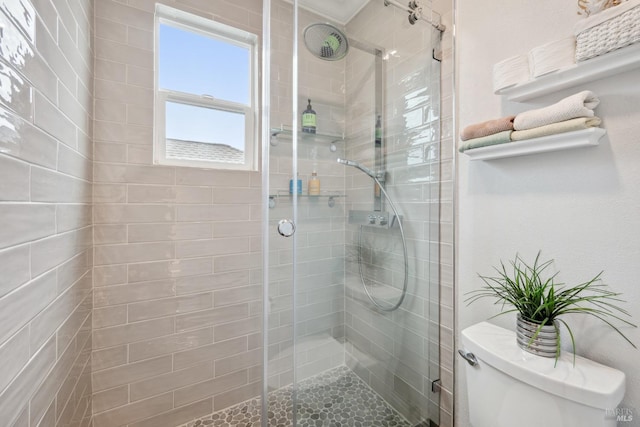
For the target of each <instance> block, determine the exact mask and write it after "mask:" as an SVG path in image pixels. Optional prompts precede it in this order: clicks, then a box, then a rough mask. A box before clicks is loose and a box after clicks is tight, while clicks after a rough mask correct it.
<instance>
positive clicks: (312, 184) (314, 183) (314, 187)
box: [308, 171, 320, 196]
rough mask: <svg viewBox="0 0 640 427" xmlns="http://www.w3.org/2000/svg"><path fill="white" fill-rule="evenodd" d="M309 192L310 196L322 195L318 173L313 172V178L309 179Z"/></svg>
mask: <svg viewBox="0 0 640 427" xmlns="http://www.w3.org/2000/svg"><path fill="white" fill-rule="evenodd" d="M308 192H309V195H310V196H319V195H320V180H319V179H318V173H317V172H316V171H313V172H311V178H309V183H308Z"/></svg>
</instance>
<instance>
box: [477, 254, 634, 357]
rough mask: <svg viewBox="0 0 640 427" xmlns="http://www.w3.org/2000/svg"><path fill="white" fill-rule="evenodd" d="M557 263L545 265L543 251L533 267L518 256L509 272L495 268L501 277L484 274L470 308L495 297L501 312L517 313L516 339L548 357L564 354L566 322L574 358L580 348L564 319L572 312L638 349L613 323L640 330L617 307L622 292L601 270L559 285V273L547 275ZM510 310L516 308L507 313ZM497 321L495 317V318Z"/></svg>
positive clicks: (526, 346)
mask: <svg viewBox="0 0 640 427" xmlns="http://www.w3.org/2000/svg"><path fill="white" fill-rule="evenodd" d="M552 262H553V260H548V261H544V262H541V261H540V252H538V255H537V256H536V259H535V261H534V262H533V265H529V264H527V263H525V262H524V261H523V260H522V258H520V256H519V255H518V254H516V256H515V259H514V260H513V261H510V263H509V264H510V265H511V267H510V268H507V267H506V266H505V265H504V263H503V262H502V261H500V267H499V268H495V267H494V268H495V270H496V272H497V273H498V274H497V276H494V277H490V276H482V275H479V276H480V278H481V279H482V281H483V282H484V286H482V288H480V289H477V290H474V291H471V292H469V293H468V294H467V295H469V297H468V298H467V299H466V300H465V301H466V302H467V303H468V304H471V303H473V302H475V301H477V300H479V299H483V298H494V299H495V304H501V305H502V307H503V308H502V312H501V313H498V314H497V315H496V316H499V315H501V314H506V313H512V312H517V313H518V317H517V334H516V335H517V341H518V345H519V346H520V347H521V348H523V349H524V350H526V351H528V352H530V353H533V354H537V355H540V356H545V357H555V358H556V360H557V359H558V357H559V356H560V332H559V325H560V324H563V325H564V326H565V327H566V328H567V331H568V332H569V336H570V337H571V345H572V348H573V354H574V357H575V352H576V351H575V350H576V344H575V339H574V335H573V332H572V331H571V328H570V327H569V325H568V324H567V323H566V322H565V321H564V320H563V319H562V318H561V316H563V315H565V314H570V313H577V314H587V315H589V316H593V317H595V318H597V319H600V320H601V321H603V322H604V323H606V324H607V325H609V326H610V327H611V328H613V330H615V331H616V332H617V333H618V334H620V336H622V338H624V339H625V340H626V341H627V342H628V343H629V344H631V345H632V346H633V347H634V348H637V347H636V346H635V345H634V344H633V343H632V342H631V340H629V338H627V337H626V336H625V335H624V334H623V333H622V332H621V331H620V329H618V327H616V325H614V324H613V322H614V321H619V322H622V323H623V324H625V325H627V326H632V327H636V325H634V324H633V323H631V322H629V321H628V320H626V319H624V318H623V316H629V317H630V314H629V313H628V312H627V311H626V310H624V309H622V308H620V307H619V306H618V305H617V303H619V302H622V301H623V300H621V299H620V298H619V296H620V295H621V294H619V293H616V292H613V291H611V290H609V289H608V287H607V285H605V284H603V283H602V282H601V280H600V276H601V275H602V272H600V273H598V274H597V275H596V276H595V277H593V278H592V279H590V280H588V281H586V282H583V283H580V284H578V285H575V286H566V285H564V284H562V283H556V281H555V280H556V276H557V274H558V273H555V274H551V275H548V277H544V276H546V275H547V274H546V272H545V270H546V269H547V268H548V267H549V266H550V265H551V263H552ZM507 306H511V307H512V308H508V309H505V307H507ZM493 317H495V316H493Z"/></svg>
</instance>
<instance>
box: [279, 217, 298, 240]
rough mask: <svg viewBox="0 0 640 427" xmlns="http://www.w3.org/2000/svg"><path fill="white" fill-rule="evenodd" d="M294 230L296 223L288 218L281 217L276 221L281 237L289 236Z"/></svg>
mask: <svg viewBox="0 0 640 427" xmlns="http://www.w3.org/2000/svg"><path fill="white" fill-rule="evenodd" d="M295 232H296V225H295V224H294V223H293V221H292V220H290V219H281V220H280V221H279V222H278V233H279V234H280V235H281V236H282V237H291V236H293V233H295Z"/></svg>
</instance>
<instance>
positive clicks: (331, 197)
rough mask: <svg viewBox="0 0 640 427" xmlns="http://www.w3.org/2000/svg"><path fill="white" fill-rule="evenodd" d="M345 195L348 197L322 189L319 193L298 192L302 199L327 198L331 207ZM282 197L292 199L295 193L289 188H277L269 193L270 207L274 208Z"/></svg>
mask: <svg viewBox="0 0 640 427" xmlns="http://www.w3.org/2000/svg"><path fill="white" fill-rule="evenodd" d="M343 197H347V196H346V195H344V194H340V193H336V192H332V191H322V192H320V194H317V195H313V194H307V193H303V194H298V198H301V199H311V200H320V199H327V204H328V205H329V207H330V208H332V207H334V206H335V204H336V199H340V198H343ZM280 199H283V200H291V199H293V194H291V193H289V191H288V190H277V191H276V192H275V193H273V194H269V207H270V208H274V207H275V206H276V203H277V201H278V200H280Z"/></svg>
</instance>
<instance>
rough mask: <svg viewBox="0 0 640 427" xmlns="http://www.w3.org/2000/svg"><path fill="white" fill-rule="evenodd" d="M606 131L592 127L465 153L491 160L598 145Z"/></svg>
mask: <svg viewBox="0 0 640 427" xmlns="http://www.w3.org/2000/svg"><path fill="white" fill-rule="evenodd" d="M606 133H607V131H606V130H605V129H602V128H591V129H585V130H578V131H574V132H565V133H559V134H557V135H550V136H544V137H542V138H533V139H525V140H522V141H513V142H507V143H505V144H498V145H491V146H488V147H480V148H472V149H471V150H467V151H465V152H464V153H463V154H466V155H467V156H469V157H471V160H491V159H500V158H503V157H516V156H526V155H529V154H536V153H545V152H549V151H558V150H566V149H569V148H579V147H588V146H593V145H598V141H599V140H600V138H602V137H603V136H604V135H605V134H606Z"/></svg>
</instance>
